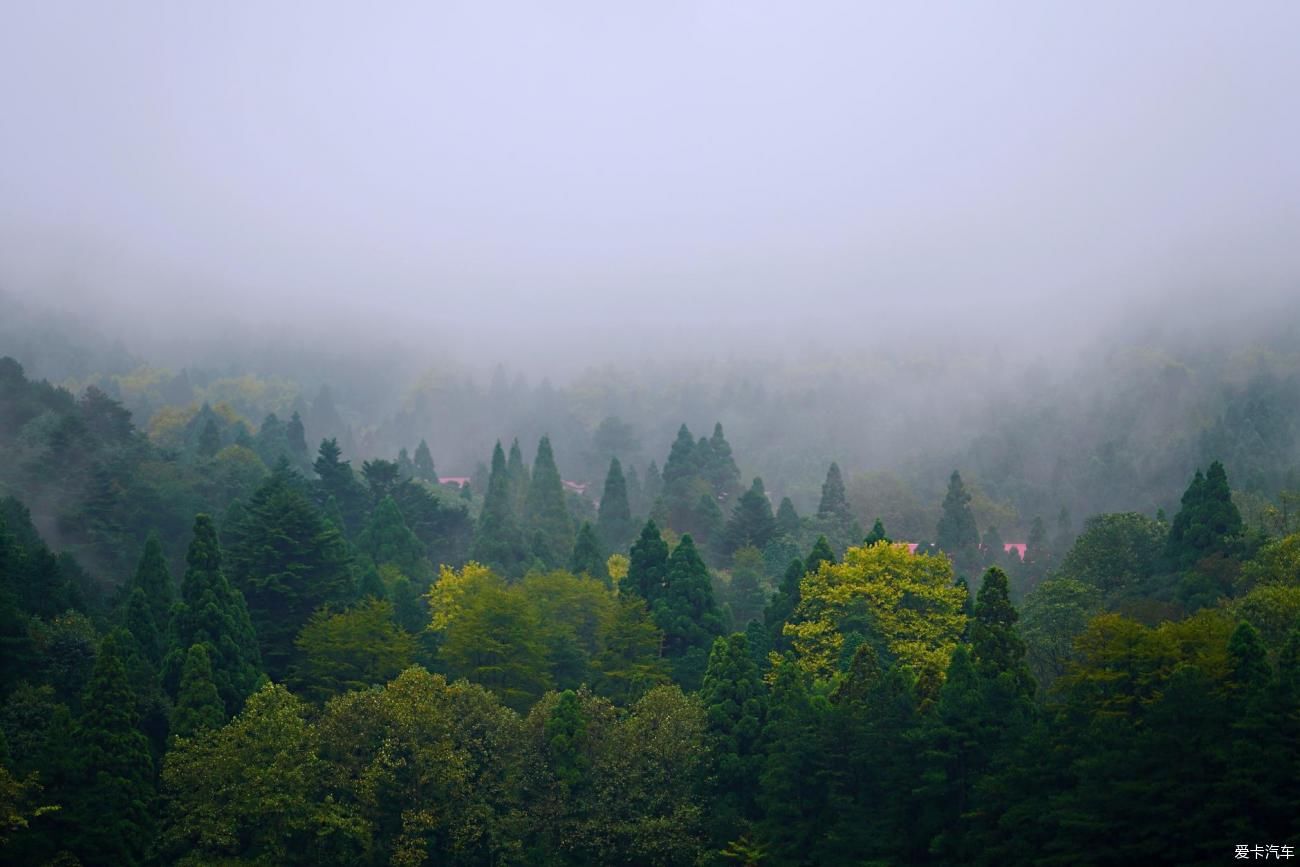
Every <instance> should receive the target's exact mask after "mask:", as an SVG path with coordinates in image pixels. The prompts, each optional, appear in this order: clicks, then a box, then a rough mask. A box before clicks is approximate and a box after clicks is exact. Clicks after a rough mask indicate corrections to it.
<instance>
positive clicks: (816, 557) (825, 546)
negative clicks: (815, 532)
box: [803, 536, 839, 572]
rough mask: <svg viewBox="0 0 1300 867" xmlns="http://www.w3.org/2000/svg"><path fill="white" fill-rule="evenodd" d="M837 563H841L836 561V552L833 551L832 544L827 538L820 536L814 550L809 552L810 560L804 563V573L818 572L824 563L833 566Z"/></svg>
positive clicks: (814, 544)
mask: <svg viewBox="0 0 1300 867" xmlns="http://www.w3.org/2000/svg"><path fill="white" fill-rule="evenodd" d="M837 562H839V561H838V560H836V559H835V552H834V551H832V550H831V544H830V542H828V541H826V537H825V536H818V537H817V541H816V542H814V543H813V546H812V550H811V551H809V552H808V559H807V560H805V561H804V564H803V568H804V572H816V571H817V570H818V569H820V568H821V567H822V564H823V563H830V564H831V565H832V566H833V565H835V564H836V563H837Z"/></svg>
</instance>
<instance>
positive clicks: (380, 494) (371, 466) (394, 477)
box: [361, 458, 402, 505]
mask: <svg viewBox="0 0 1300 867" xmlns="http://www.w3.org/2000/svg"><path fill="white" fill-rule="evenodd" d="M361 477H362V478H363V479H365V480H366V487H367V488H369V489H370V502H371V503H372V504H374V505H378V504H379V503H381V502H383V499H384V497H390V496H392V495H393V494H394V493H396V490H397V487H398V485H400V484H401V482H402V468H401V467H400V466H398V464H397V462H395V461H385V460H381V459H379V458H376V459H375V460H373V461H363V462H362V464H361Z"/></svg>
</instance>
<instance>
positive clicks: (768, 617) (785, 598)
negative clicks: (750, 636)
mask: <svg viewBox="0 0 1300 867" xmlns="http://www.w3.org/2000/svg"><path fill="white" fill-rule="evenodd" d="M805 574H806V570H805V569H804V562H803V561H802V560H797V559H796V560H791V561H790V565H789V566H788V567H786V570H785V575H784V576H782V578H781V583H780V585H779V586H778V587H777V588H776V592H775V593H773V594H772V598H771V600H770V601H769V602H768V603H767V608H765V609H764V610H763V625H764V626H766V627H767V634H768V640H769V642H770V643H771V645H772V648H773V649H775V650H784V649H786V648H788V647H789V646H790V643H789V641H788V640H787V639H786V637H785V625H786V623H788V622H789V620H790V618H791V617H792V616H793V615H794V611H795V609H796V608H798V607H799V582H801V581H802V580H803V576H804V575H805Z"/></svg>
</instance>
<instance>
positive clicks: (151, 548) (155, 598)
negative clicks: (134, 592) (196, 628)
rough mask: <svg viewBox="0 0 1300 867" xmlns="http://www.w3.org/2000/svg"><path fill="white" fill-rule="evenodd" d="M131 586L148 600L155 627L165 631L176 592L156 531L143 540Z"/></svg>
mask: <svg viewBox="0 0 1300 867" xmlns="http://www.w3.org/2000/svg"><path fill="white" fill-rule="evenodd" d="M131 586H132V587H134V588H138V589H139V590H140V591H141V592H142V593H143V594H144V598H145V599H146V600H147V601H148V602H149V608H150V610H151V612H152V614H153V622H154V626H155V628H157V629H159V630H162V631H165V630H166V628H167V622H168V618H169V617H170V616H171V610H172V605H173V604H175V602H176V593H175V591H174V590H173V589H172V587H173V584H172V576H171V572H169V571H168V570H167V560H166V558H165V557H163V549H162V542H160V541H159V540H158V534H157V533H150V534H149V538H148V539H146V540H145V543H144V553H142V554H141V555H140V565H139V566H137V567H136V570H135V577H134V578H133V579H132V580H131Z"/></svg>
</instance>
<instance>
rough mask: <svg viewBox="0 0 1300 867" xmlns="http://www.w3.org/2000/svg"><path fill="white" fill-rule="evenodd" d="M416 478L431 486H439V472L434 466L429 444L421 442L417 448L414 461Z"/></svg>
mask: <svg viewBox="0 0 1300 867" xmlns="http://www.w3.org/2000/svg"><path fill="white" fill-rule="evenodd" d="M412 464H413V465H414V470H415V477H416V478H417V479H419V480H420V481H422V482H428V483H429V484H431V485H436V484H438V471H437V470H436V469H435V468H434V466H433V455H431V454H429V444H428V443H426V442H425V441H424V440H420V444H419V445H418V446H416V447H415V459H414V460H413V461H412Z"/></svg>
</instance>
